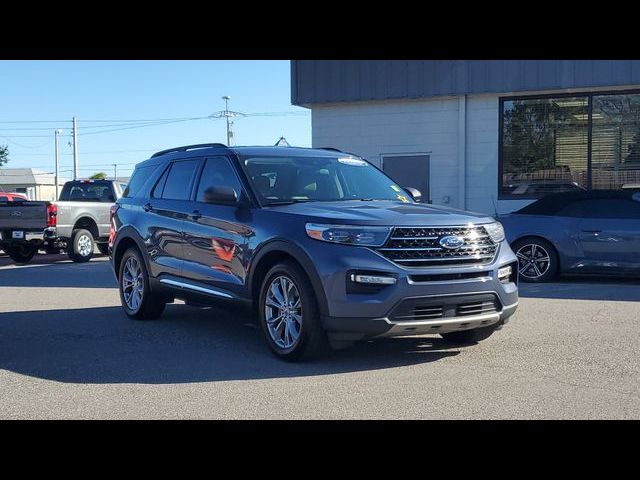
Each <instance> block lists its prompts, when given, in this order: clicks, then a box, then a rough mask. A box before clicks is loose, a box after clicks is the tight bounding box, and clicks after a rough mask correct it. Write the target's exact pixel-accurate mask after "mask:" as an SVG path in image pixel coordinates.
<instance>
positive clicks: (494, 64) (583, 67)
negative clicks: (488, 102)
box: [291, 60, 640, 105]
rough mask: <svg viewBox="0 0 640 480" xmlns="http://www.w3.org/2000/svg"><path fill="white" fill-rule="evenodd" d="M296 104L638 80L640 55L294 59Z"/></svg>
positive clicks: (293, 96)
mask: <svg viewBox="0 0 640 480" xmlns="http://www.w3.org/2000/svg"><path fill="white" fill-rule="evenodd" d="M291 72H292V73H291V101H292V103H293V104H294V105H308V104H314V103H333V102H354V101H363V100H386V99H402V98H429V97H434V96H441V95H462V94H473V93H511V92H523V91H531V90H536V91H539V90H551V89H560V88H589V87H616V86H622V85H638V84H640V60H293V61H292V62H291Z"/></svg>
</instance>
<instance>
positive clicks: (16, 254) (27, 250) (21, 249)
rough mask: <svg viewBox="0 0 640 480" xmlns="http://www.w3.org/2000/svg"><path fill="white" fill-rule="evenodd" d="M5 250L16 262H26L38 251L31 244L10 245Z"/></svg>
mask: <svg viewBox="0 0 640 480" xmlns="http://www.w3.org/2000/svg"><path fill="white" fill-rule="evenodd" d="M5 250H6V252H7V255H9V257H11V260H13V261H14V262H16V263H28V262H30V261H31V259H32V258H33V257H34V256H35V254H36V253H38V248H37V247H34V246H31V245H12V246H10V247H7V248H6V249H5Z"/></svg>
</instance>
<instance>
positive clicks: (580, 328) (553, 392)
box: [0, 255, 640, 419]
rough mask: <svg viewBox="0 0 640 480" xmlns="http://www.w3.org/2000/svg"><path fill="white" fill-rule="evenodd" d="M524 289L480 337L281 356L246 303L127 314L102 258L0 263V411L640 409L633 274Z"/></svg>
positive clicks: (528, 412) (186, 414)
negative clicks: (309, 358)
mask: <svg viewBox="0 0 640 480" xmlns="http://www.w3.org/2000/svg"><path fill="white" fill-rule="evenodd" d="M521 297H522V298H521V300H520V307H519V311H518V313H517V314H516V316H515V317H513V319H512V321H511V322H510V323H509V324H508V325H507V327H505V328H504V329H503V330H502V331H500V332H497V333H496V334H494V335H493V336H492V337H491V338H490V339H488V340H487V341H485V342H483V343H481V344H479V345H476V346H470V347H452V346H451V345H449V344H446V343H444V342H443V341H442V340H440V339H439V338H438V337H429V336H424V337H417V338H396V339H386V340H379V341H375V342H365V343H361V344H358V345H356V346H355V347H353V348H350V349H347V350H343V351H340V352H335V353H334V354H333V355H331V356H330V357H328V358H325V359H322V360H319V361H315V362H312V363H304V364H287V363H283V362H280V361H278V360H276V359H274V358H273V357H272V356H271V355H270V354H269V352H268V351H267V348H266V346H265V345H264V343H263V340H262V338H261V333H260V331H259V330H258V329H257V327H256V325H255V324H254V322H253V319H252V317H251V315H250V314H247V313H241V312H237V311H234V310H222V309H210V310H203V309H196V308H192V307H186V306H185V305H179V304H175V305H170V306H169V307H168V308H167V310H166V313H165V315H164V316H163V317H162V319H160V320H158V321H153V322H135V321H132V320H129V319H128V318H127V317H125V315H124V314H123V313H122V312H121V309H120V306H119V299H118V292H117V290H116V285H115V280H114V278H113V275H112V273H111V269H110V266H109V262H108V261H107V259H106V258H105V257H98V258H95V259H94V260H92V261H91V262H89V263H86V264H73V263H71V262H69V261H68V260H67V258H66V256H63V255H59V256H58V255H56V256H44V255H43V256H38V257H37V258H36V259H35V261H34V262H33V263H31V264H29V265H27V266H21V267H16V266H14V265H12V263H11V262H10V260H9V259H8V258H6V257H0V418H3V419H7V418H223V419H231V418H277V419H309V418H312V419H316V418H329V419H332V418H385V419H394V418H455V419H458V418H505V419H511V418H524V419H556V418H558V419H578V418H621V419H627V418H635V419H637V418H640V354H639V353H638V352H639V351H640V348H639V347H640V281H639V280H635V281H628V282H624V281H620V280H606V279H594V280H585V279H562V280H559V281H557V282H555V283H552V284H545V285H535V286H534V285H523V287H522V288H521Z"/></svg>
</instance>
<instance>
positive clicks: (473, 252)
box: [376, 225, 498, 267]
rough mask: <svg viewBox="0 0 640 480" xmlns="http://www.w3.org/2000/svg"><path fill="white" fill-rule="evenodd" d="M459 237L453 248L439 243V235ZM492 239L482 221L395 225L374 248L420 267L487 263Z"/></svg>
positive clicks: (493, 246) (492, 250) (394, 259)
mask: <svg viewBox="0 0 640 480" xmlns="http://www.w3.org/2000/svg"><path fill="white" fill-rule="evenodd" d="M449 235H454V236H459V237H462V239H463V240H464V244H463V245H461V246H460V247H458V248H455V249H447V248H444V247H442V246H441V245H440V243H439V241H440V239H441V238H442V237H445V236H449ZM497 249H498V245H497V244H496V243H494V242H493V241H492V240H491V238H490V237H489V235H488V234H487V231H486V230H485V228H484V227H483V226H482V225H477V226H443V227H396V228H394V229H393V231H392V232H391V236H390V238H389V239H388V240H387V242H386V243H385V244H384V245H383V246H382V247H380V248H377V249H376V250H377V251H378V252H379V253H380V254H381V255H382V256H384V257H386V258H388V259H389V260H391V261H392V262H395V263H397V264H398V265H403V266H406V267H422V266H429V265H430V264H433V265H445V264H451V265H463V264H486V263H489V262H490V261H491V260H493V258H494V257H495V255H496V252H497Z"/></svg>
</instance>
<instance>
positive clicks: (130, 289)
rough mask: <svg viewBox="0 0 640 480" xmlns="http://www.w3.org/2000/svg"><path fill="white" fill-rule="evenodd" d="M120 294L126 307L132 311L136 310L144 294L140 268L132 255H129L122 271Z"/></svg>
mask: <svg viewBox="0 0 640 480" xmlns="http://www.w3.org/2000/svg"><path fill="white" fill-rule="evenodd" d="M121 283H122V296H123V297H124V302H125V303H126V304H127V307H128V308H129V309H130V310H132V311H134V312H135V311H137V310H138V308H140V304H141V303H142V296H143V295H144V280H143V279H142V268H141V267H140V263H139V262H138V260H136V259H135V258H134V257H129V258H128V259H127V262H126V263H125V265H124V270H123V272H122V280H121Z"/></svg>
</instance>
